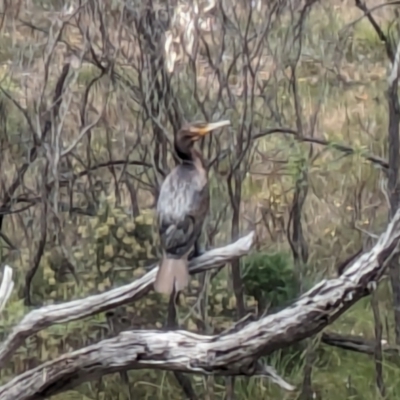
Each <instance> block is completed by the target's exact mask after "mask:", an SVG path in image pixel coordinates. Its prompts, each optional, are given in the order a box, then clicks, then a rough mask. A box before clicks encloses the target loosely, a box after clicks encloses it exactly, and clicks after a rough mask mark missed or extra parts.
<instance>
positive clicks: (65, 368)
mask: <svg viewBox="0 0 400 400" xmlns="http://www.w3.org/2000/svg"><path fill="white" fill-rule="evenodd" d="M240 241H242V244H243V248H242V250H245V249H247V250H248V249H249V248H250V246H251V243H252V241H253V234H250V235H248V236H247V237H246V238H242V239H240ZM399 241H400V210H398V211H397V213H396V214H395V215H394V217H393V219H392V221H391V222H390V224H389V225H388V227H387V229H386V231H385V232H384V233H383V234H382V235H381V237H380V238H379V240H378V242H377V243H376V244H375V246H374V247H373V248H372V249H371V250H370V251H369V252H367V253H364V254H363V255H362V256H360V257H359V258H358V259H357V260H356V261H355V262H354V263H353V264H352V266H351V267H350V268H349V269H348V270H346V271H345V272H344V273H343V274H342V275H341V276H340V277H338V278H335V279H330V280H323V281H322V282H320V283H318V284H317V285H316V286H315V287H314V288H312V289H311V290H309V291H308V292H307V293H305V294H304V295H303V296H301V297H300V298H299V299H298V300H297V301H296V302H295V303H294V304H293V305H292V306H290V307H288V308H286V309H284V310H282V311H280V312H278V313H276V314H272V315H268V316H266V317H264V318H262V319H260V320H258V321H254V322H250V323H249V324H247V325H245V326H244V327H243V328H241V329H240V330H238V331H236V332H230V333H222V334H220V335H216V336H206V335H198V334H195V333H190V332H187V331H182V330H179V331H169V332H165V331H157V330H139V331H126V332H121V333H120V334H119V335H118V336H116V337H115V338H112V339H108V340H103V341H101V342H99V343H97V344H95V345H92V346H88V347H85V348H83V349H81V350H78V351H74V352H72V353H69V354H65V355H63V356H61V357H59V358H57V359H56V360H53V361H49V362H46V363H44V364H42V365H41V366H39V367H37V368H34V369H32V370H30V371H27V372H25V373H24V374H21V375H19V376H17V377H16V378H14V379H13V380H12V381H10V382H9V383H7V384H6V385H4V386H2V387H0V398H1V399H2V400H16V399H18V400H36V399H39V398H40V399H42V398H43V397H47V396H50V395H53V394H56V393H59V392H61V391H63V390H66V389H67V388H71V387H74V386H76V385H78V384H80V383H82V382H85V381H88V380H91V379H94V378H96V377H98V376H101V375H104V374H110V373H114V372H118V371H121V370H126V369H139V368H156V369H164V370H166V369H168V370H173V371H186V372H193V373H203V374H215V375H254V374H260V373H262V371H260V369H259V365H260V364H259V363H258V358H259V357H260V356H262V355H267V354H271V353H272V352H274V351H276V350H278V349H281V348H284V347H286V346H288V345H290V344H293V343H295V342H298V341H300V340H302V339H304V338H306V337H309V336H312V335H314V334H316V333H317V332H320V331H321V330H322V329H323V328H324V327H326V326H327V325H329V324H331V323H332V322H333V321H335V320H336V319H337V318H338V317H339V316H340V315H342V314H343V313H344V312H345V311H346V310H347V309H348V308H349V307H351V306H352V305H353V304H355V303H356V302H357V301H358V300H359V299H361V298H362V297H364V296H367V295H368V294H370V292H371V290H373V289H375V288H376V286H377V283H378V282H379V280H380V278H381V277H382V275H383V273H384V271H385V269H386V266H387V264H388V262H389V261H390V259H391V258H392V256H393V255H394V254H397V253H398V244H399ZM245 242H246V243H245ZM236 246H237V244H233V245H230V246H227V247H225V248H223V249H216V250H212V251H211V252H208V253H206V254H205V255H203V256H202V257H199V258H198V259H196V260H194V262H193V263H192V272H194V269H195V270H196V272H198V271H199V270H200V269H201V268H202V269H204V268H205V264H206V262H205V261H206V259H208V261H209V262H208V264H207V265H208V266H209V265H210V260H212V261H213V263H212V264H215V259H218V258H219V259H221V258H222V257H221V255H222V254H224V255H225V256H226V255H227V254H229V253H230V254H231V255H232V250H233V249H234V248H235V247H236ZM229 247H230V249H231V250H230V251H227V249H228V248H229ZM210 253H214V255H215V257H211V256H210ZM237 253H238V252H236V251H235V254H237ZM217 254H218V255H219V257H216V255H217ZM223 262H226V258H225V259H224V261H223ZM193 264H194V265H193ZM155 273H156V269H153V270H152V271H151V272H150V273H149V274H147V275H146V277H147V278H146V280H147V281H150V282H152V280H153V279H154V276H155ZM143 280H144V278H142V279H140V280H139V281H142V282H143ZM135 283H136V282H134V283H133V284H131V285H128V286H126V287H125V290H126V288H127V287H129V286H132V285H135ZM142 285H143V284H142ZM148 286H149V284H148ZM121 289H123V288H120V289H116V290H113V291H110V292H108V293H104V294H103V295H99V296H92V299H93V298H97V299H99V298H102V300H103V301H108V303H112V301H110V299H109V298H108V297H110V293H112V292H114V293H116V292H118V291H119V290H121ZM131 297H132V295H131ZM92 302H93V300H90V298H88V299H86V300H80V301H79V300H78V301H75V302H70V303H66V304H64V305H59V306H51V307H44V308H42V309H40V310H37V311H36V312H33V313H31V314H30V315H34V316H35V315H36V318H32V317H30V318H29V315H28V317H26V319H28V320H29V319H30V320H36V319H37V318H38V317H39V319H40V320H41V327H43V326H44V325H45V324H46V323H47V324H50V322H49V321H52V322H54V308H58V313H59V314H61V313H62V312H63V313H64V315H63V316H59V317H58V319H59V322H63V321H66V320H71V319H77V316H76V314H75V315H73V314H72V313H71V311H66V310H70V309H74V310H75V311H76V310H77V309H78V310H81V312H82V306H84V307H85V308H87V309H90V311H86V315H89V313H92V312H93V311H99V309H100V308H102V304H101V303H100V304H99V303H98V302H96V307H93V304H92ZM119 302H120V303H121V300H119ZM114 304H115V300H114ZM51 309H53V310H52V311H51V312H50V311H49V310H51ZM35 313H36V314H35ZM71 314H72V315H71ZM25 325H26V322H25ZM39 326H40V325H39ZM21 328H24V324H23V323H22V324H20V325H19V327H17V328H16V329H15V330H14V333H13V334H12V336H13V337H14V341H15V338H18V331H20V332H21ZM26 328H27V327H26V326H25V332H24V329H22V332H23V333H22V335H23V336H24V338H25V337H26V333H31V332H32V331H27V329H26ZM7 342H10V339H8V341H7ZM7 347H8V345H7V343H5V344H4V345H3V350H2V352H3V354H4V348H7ZM264 372H265V371H264Z"/></svg>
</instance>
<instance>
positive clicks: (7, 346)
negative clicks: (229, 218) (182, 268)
mask: <svg viewBox="0 0 400 400" xmlns="http://www.w3.org/2000/svg"><path fill="white" fill-rule="evenodd" d="M254 236H255V234H254V232H251V233H249V234H248V235H246V236H244V237H242V238H240V239H239V240H237V241H236V242H234V243H232V244H229V245H227V246H225V247H220V248H217V249H213V250H210V251H208V252H206V253H205V254H203V255H202V256H200V257H197V258H194V259H193V260H191V262H190V272H191V273H192V274H195V273H199V272H202V271H205V270H208V269H211V268H217V267H220V266H222V265H224V264H226V263H227V262H229V261H231V260H232V259H235V258H238V257H241V256H243V255H245V254H247V253H248V252H249V251H250V249H251V247H252V245H253V242H254ZM157 269H158V267H156V268H153V269H152V270H151V271H150V272H148V273H147V274H146V275H144V276H143V277H142V278H140V279H138V280H136V281H134V282H132V283H130V284H129V285H125V286H121V287H119V288H116V289H113V290H110V291H108V292H104V293H101V294H97V295H93V296H89V297H86V298H85V299H80V300H74V301H70V302H67V303H62V304H55V305H50V306H46V307H42V308H39V309H37V310H33V311H31V312H30V313H29V314H28V315H26V316H25V317H24V318H23V320H22V321H21V322H20V323H19V324H18V325H17V326H16V327H15V328H14V329H13V330H12V332H11V334H10V335H9V336H8V338H7V339H6V340H5V341H4V342H3V343H2V344H1V345H0V367H2V366H4V364H5V363H6V362H7V360H8V359H9V358H10V357H11V356H12V354H13V353H14V351H15V350H16V349H17V348H18V347H19V346H21V344H22V343H24V341H25V339H26V338H28V337H29V336H31V335H33V334H35V333H37V332H39V331H41V330H42V329H45V328H47V327H49V326H51V325H54V324H60V323H64V322H69V321H75V320H78V319H82V318H86V317H89V316H90V315H93V314H96V313H100V312H104V311H107V310H110V309H112V308H115V307H118V306H120V305H123V304H126V303H131V302H133V301H136V300H138V299H140V298H141V297H143V296H145V295H146V294H147V293H148V292H149V291H150V289H151V288H152V285H153V282H154V279H155V277H156V274H157Z"/></svg>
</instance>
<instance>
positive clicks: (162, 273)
mask: <svg viewBox="0 0 400 400" xmlns="http://www.w3.org/2000/svg"><path fill="white" fill-rule="evenodd" d="M227 125H230V121H220V122H214V123H204V122H195V123H192V124H187V125H185V126H184V127H183V128H181V130H180V131H179V132H178V133H177V135H176V136H175V141H174V146H175V151H176V154H177V156H178V157H179V159H180V160H181V163H180V164H178V165H177V166H176V167H175V168H174V169H173V170H172V171H171V172H170V173H169V174H168V175H167V177H166V178H165V180H164V182H163V184H162V185H161V189H160V195H159V198H158V202H157V216H158V231H159V235H160V239H161V240H160V241H161V247H162V250H163V255H162V259H161V263H160V267H159V270H158V273H157V277H156V280H155V283H154V289H155V290H156V291H157V292H160V293H165V294H169V295H170V294H171V293H172V292H173V290H174V289H175V292H179V291H181V290H183V289H184V288H186V286H187V285H188V283H189V271H188V257H189V255H190V253H191V251H192V249H193V248H194V253H193V255H199V252H200V248H199V239H200V235H201V231H202V228H203V222H204V219H205V217H206V215H207V213H208V210H209V206H210V197H209V188H208V178H207V171H206V169H205V167H204V161H203V157H202V155H201V153H200V152H199V151H197V150H196V149H195V148H194V143H195V142H196V141H198V140H199V139H200V138H202V137H204V136H205V135H206V134H207V133H209V132H211V131H213V130H215V129H218V128H221V127H224V126H227Z"/></svg>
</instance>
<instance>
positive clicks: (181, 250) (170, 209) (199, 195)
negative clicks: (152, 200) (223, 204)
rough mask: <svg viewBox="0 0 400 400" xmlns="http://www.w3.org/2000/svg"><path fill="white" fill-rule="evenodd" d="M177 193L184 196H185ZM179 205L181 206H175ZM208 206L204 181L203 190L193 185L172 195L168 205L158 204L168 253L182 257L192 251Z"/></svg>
mask: <svg viewBox="0 0 400 400" xmlns="http://www.w3.org/2000/svg"><path fill="white" fill-rule="evenodd" d="M177 196H183V198H184V200H182V198H178V197H177ZM165 200H167V199H165ZM164 204H167V202H164ZM177 205H178V206H179V208H180V209H176V207H177ZM208 207H209V191H208V185H205V186H204V187H203V188H202V189H201V190H195V189H193V187H192V188H191V189H190V190H187V191H182V192H180V193H179V192H178V193H177V194H176V196H175V198H170V199H169V204H168V206H167V205H166V206H164V207H159V208H158V226H159V234H160V238H161V245H162V247H163V248H164V250H165V251H166V252H167V253H168V254H171V255H176V256H179V257H180V256H183V255H185V254H187V253H188V252H189V251H190V249H191V248H192V246H193V244H194V242H195V241H196V239H197V237H198V236H199V234H200V233H201V228H202V226H203V222H204V219H205V217H206V215H207V211H208Z"/></svg>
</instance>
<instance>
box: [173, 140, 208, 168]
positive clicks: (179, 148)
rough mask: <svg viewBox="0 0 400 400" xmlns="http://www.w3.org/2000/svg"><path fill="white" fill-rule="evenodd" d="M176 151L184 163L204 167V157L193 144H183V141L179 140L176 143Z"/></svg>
mask: <svg viewBox="0 0 400 400" xmlns="http://www.w3.org/2000/svg"><path fill="white" fill-rule="evenodd" d="M175 151H176V154H177V156H178V157H179V159H180V160H181V161H182V163H183V164H185V165H194V166H196V167H204V160H203V157H202V155H201V153H200V152H199V151H197V150H196V149H195V148H194V147H193V145H191V146H183V145H182V143H179V142H178V143H176V144H175Z"/></svg>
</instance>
